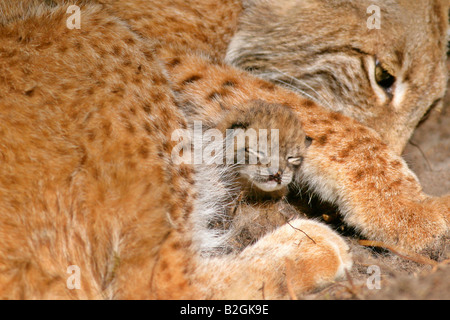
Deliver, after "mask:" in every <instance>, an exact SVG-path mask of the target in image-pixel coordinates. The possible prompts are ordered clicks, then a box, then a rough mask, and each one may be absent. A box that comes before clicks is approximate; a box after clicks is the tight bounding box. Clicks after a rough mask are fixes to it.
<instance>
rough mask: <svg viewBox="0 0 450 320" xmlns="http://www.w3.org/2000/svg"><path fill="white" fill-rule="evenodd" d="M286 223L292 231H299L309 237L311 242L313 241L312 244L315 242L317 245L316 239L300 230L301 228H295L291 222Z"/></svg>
mask: <svg viewBox="0 0 450 320" xmlns="http://www.w3.org/2000/svg"><path fill="white" fill-rule="evenodd" d="M286 222H287V224H288V225H290V226H291V228H292V229H295V230H297V231H300V232H301V233H303V234H304V235H305V236H307V237H308V239H309V240H311V241H312V242H314V244H317V243H316V241H314V239H313V238H311V237H310V236H309V235H308V234H307V233H306V232H305V231H303V230H301V229H299V228H296V227H294V226H293V225H292V224H290V222H289V221H286Z"/></svg>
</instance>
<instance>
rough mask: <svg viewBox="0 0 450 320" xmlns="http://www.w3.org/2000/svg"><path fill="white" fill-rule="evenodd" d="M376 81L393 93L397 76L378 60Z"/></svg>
mask: <svg viewBox="0 0 450 320" xmlns="http://www.w3.org/2000/svg"><path fill="white" fill-rule="evenodd" d="M375 81H376V82H377V84H378V85H379V86H380V87H382V88H383V89H384V90H386V91H387V92H388V93H391V89H392V86H393V85H394V83H395V77H394V76H393V75H391V74H390V73H389V72H388V71H387V70H386V69H385V68H383V66H382V65H381V63H380V61H378V60H377V61H376V63H375Z"/></svg>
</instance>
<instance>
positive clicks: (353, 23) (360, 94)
mask: <svg viewBox="0 0 450 320" xmlns="http://www.w3.org/2000/svg"><path fill="white" fill-rule="evenodd" d="M243 3H244V6H246V9H245V11H244V13H243V14H242V17H241V22H240V27H239V30H238V32H237V33H236V35H235V37H234V38H233V40H232V42H231V44H230V46H229V49H228V53H227V61H228V62H229V63H232V64H234V65H236V66H238V67H240V68H243V69H247V70H250V71H252V72H253V73H255V74H256V75H259V76H261V77H263V78H266V79H269V80H271V81H273V82H274V83H277V84H280V85H284V86H286V87H288V88H290V89H293V90H298V91H299V92H301V93H302V94H304V95H306V96H309V97H310V98H313V99H314V100H316V101H318V102H319V103H320V104H322V105H323V106H325V107H328V108H330V109H333V110H335V111H339V112H342V113H343V114H345V115H348V116H351V117H353V118H356V119H358V120H359V121H361V122H362V123H364V124H366V125H367V126H369V127H372V128H374V129H375V130H376V131H378V132H379V133H380V134H381V136H382V138H383V139H384V141H385V142H387V143H388V144H389V145H390V146H391V147H392V148H393V149H394V150H396V151H397V152H398V153H400V152H401V151H402V150H403V148H404V146H405V144H406V143H407V140H408V139H409V137H410V136H411V134H412V131H413V130H414V129H415V127H416V126H417V124H418V123H419V121H420V120H421V119H422V117H423V116H424V114H425V113H426V112H427V111H428V110H429V109H430V108H431V107H435V106H438V107H439V106H440V104H441V102H442V98H443V97H444V94H445V88H446V79H447V78H446V77H447V69H446V64H445V61H446V44H447V39H446V37H447V23H448V2H447V1H444V0H414V1H411V0H384V1H382V0H378V1H372V0H333V1H329V0H265V1H262V0H243ZM371 5H376V6H378V8H379V9H380V15H379V16H378V17H377V16H376V11H371V10H373V9H374V7H371ZM375 9H376V8H375ZM375 18H376V19H378V18H379V19H378V20H373V19H375ZM373 21H378V22H379V27H380V29H371V28H372V27H377V25H376V24H374V25H372V24H371V22H373Z"/></svg>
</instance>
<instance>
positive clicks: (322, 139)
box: [317, 134, 328, 146]
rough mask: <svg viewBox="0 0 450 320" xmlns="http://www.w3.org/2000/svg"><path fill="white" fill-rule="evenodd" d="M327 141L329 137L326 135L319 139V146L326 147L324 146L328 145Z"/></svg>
mask: <svg viewBox="0 0 450 320" xmlns="http://www.w3.org/2000/svg"><path fill="white" fill-rule="evenodd" d="M327 141H328V137H327V135H326V134H324V135H322V136H320V137H319V138H318V139H317V143H318V144H319V145H321V146H324V145H325V144H326V143H327Z"/></svg>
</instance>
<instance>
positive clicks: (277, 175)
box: [269, 170, 283, 184]
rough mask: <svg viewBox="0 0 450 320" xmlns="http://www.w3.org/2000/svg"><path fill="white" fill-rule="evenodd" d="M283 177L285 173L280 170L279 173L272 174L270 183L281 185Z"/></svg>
mask: <svg viewBox="0 0 450 320" xmlns="http://www.w3.org/2000/svg"><path fill="white" fill-rule="evenodd" d="M282 175H283V172H282V171H281V170H278V171H277V173H275V174H271V175H270V176H269V181H275V182H277V183H278V184H281V177H282Z"/></svg>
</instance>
